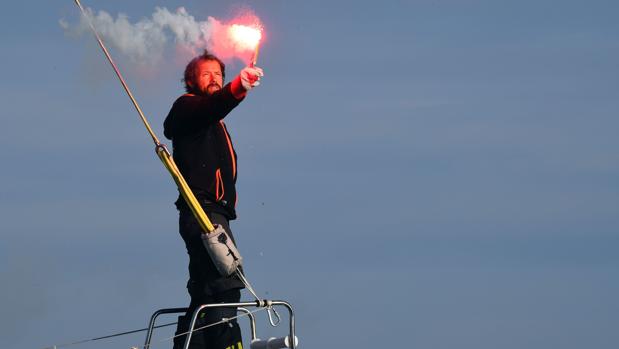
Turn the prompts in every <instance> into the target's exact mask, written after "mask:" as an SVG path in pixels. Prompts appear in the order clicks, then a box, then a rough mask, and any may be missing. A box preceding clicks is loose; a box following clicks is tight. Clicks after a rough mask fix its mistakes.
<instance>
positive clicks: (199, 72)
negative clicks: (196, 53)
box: [194, 61, 224, 95]
mask: <svg viewBox="0 0 619 349" xmlns="http://www.w3.org/2000/svg"><path fill="white" fill-rule="evenodd" d="M223 82H224V81H223V76H222V73H221V67H220V66H219V63H217V61H200V62H198V66H197V67H196V84H197V86H195V87H194V88H195V89H196V90H198V91H199V92H200V93H201V94H207V95H211V94H213V93H214V92H215V91H218V90H221V88H222V87H223Z"/></svg>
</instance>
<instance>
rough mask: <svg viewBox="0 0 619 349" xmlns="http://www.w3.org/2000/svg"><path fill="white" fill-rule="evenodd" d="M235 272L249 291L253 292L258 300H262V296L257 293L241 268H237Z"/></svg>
mask: <svg viewBox="0 0 619 349" xmlns="http://www.w3.org/2000/svg"><path fill="white" fill-rule="evenodd" d="M235 272H236V275H237V276H238V277H239V279H241V282H242V283H243V284H244V285H245V287H246V288H247V290H248V291H249V293H251V294H252V295H253V296H254V297H255V298H256V300H257V301H258V302H260V297H258V295H257V294H256V291H254V288H253V287H251V284H250V283H249V280H247V279H246V278H245V275H243V273H242V272H241V270H240V269H239V268H236V270H235Z"/></svg>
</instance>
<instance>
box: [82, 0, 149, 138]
mask: <svg viewBox="0 0 619 349" xmlns="http://www.w3.org/2000/svg"><path fill="white" fill-rule="evenodd" d="M75 3H76V4H77V6H78V7H79V8H80V11H81V12H82V16H84V18H86V21H87V22H88V25H89V26H90V29H91V30H92V32H93V34H94V35H95V38H96V39H97V42H98V43H99V46H100V47H101V50H103V53H104V54H105V57H107V60H108V61H109V62H110V64H111V65H112V68H113V69H114V72H115V73H116V76H117V77H118V79H119V80H120V83H121V84H122V85H123V88H124V89H125V92H127V95H128V96H129V99H131V103H133V106H134V107H135V110H137V112H138V114H140V118H141V119H142V123H143V124H144V126H145V127H146V130H147V131H148V133H149V134H150V137H151V138H152V139H153V142H155V145H159V144H160V143H159V139H158V138H157V136H156V135H155V132H153V129H152V128H151V127H150V125H149V124H148V121H147V120H146V116H144V113H143V112H142V109H141V108H140V105H139V104H138V102H137V101H136V99H135V98H134V97H133V93H131V90H130V89H129V86H128V85H127V83H126V82H125V79H124V78H123V76H122V74H121V73H120V70H119V69H118V67H117V66H116V63H114V60H113V59H112V56H111V55H110V53H109V52H108V50H107V48H106V47H105V45H104V44H103V41H102V40H101V37H100V36H99V33H98V32H97V30H96V29H95V25H94V24H93V23H92V21H91V20H90V17H89V16H88V14H87V13H86V10H84V7H82V4H81V3H80V0H75Z"/></svg>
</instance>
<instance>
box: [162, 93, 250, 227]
mask: <svg viewBox="0 0 619 349" xmlns="http://www.w3.org/2000/svg"><path fill="white" fill-rule="evenodd" d="M241 100H242V99H241ZM241 100H237V99H236V98H234V96H233V95H232V92H231V90H230V84H227V85H226V86H224V87H223V88H222V89H221V90H219V91H217V92H215V93H213V94H212V95H210V96H201V95H191V94H185V95H183V96H181V97H179V98H178V99H177V100H176V101H175V102H174V105H173V106H172V109H171V110H170V113H169V114H168V116H167V118H166V119H165V122H164V124H163V127H164V131H163V134H164V135H165V136H166V137H167V138H168V139H171V140H172V146H173V149H174V160H175V162H176V165H177V166H178V168H179V170H180V171H181V173H182V174H183V176H184V177H185V180H186V181H187V183H188V184H189V187H191V189H192V190H193V191H194V194H195V195H196V197H197V198H198V199H199V200H200V201H201V202H202V203H203V206H204V203H205V202H206V209H207V210H211V211H214V212H218V213H222V214H224V215H226V216H227V217H228V218H229V219H235V218H236V211H235V206H236V188H235V183H236V173H237V169H236V160H237V157H236V152H235V151H234V147H233V146H232V140H231V139H230V134H229V133H228V130H227V129H226V125H225V124H224V122H223V118H224V117H225V116H226V115H228V113H230V111H232V109H234V108H235V107H236V106H237V105H238V104H239V103H240V102H241ZM177 205H178V206H181V207H182V206H183V205H184V199H182V198H179V200H178V201H177Z"/></svg>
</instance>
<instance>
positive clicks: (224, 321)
mask: <svg viewBox="0 0 619 349" xmlns="http://www.w3.org/2000/svg"><path fill="white" fill-rule="evenodd" d="M265 309H266V308H264V307H260V308H258V309H256V310H253V311H250V312H249V313H242V314H239V315H236V316H233V317H231V318H225V319H222V320H220V321H217V322H213V323H212V324H208V325H204V326H202V327H198V328H194V329H193V330H191V331H187V332H183V333H179V334H175V335H174V336H172V337H167V338H164V339H161V340H159V341H157V342H154V343H151V344H149V345H148V346H135V347H131V349H137V348H140V347H141V348H142V349H150V348H152V347H153V346H154V345H156V344H161V343H163V342H168V341H171V340H174V338H176V337H181V336H185V335H188V334H190V333H192V334H193V333H194V332H197V331H201V330H204V329H205V328H208V327H213V326H216V325H220V324H224V323H227V322H229V321H230V320H236V319H239V318H242V317H244V316H249V314H255V313H257V312H259V311H263V310H265Z"/></svg>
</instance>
